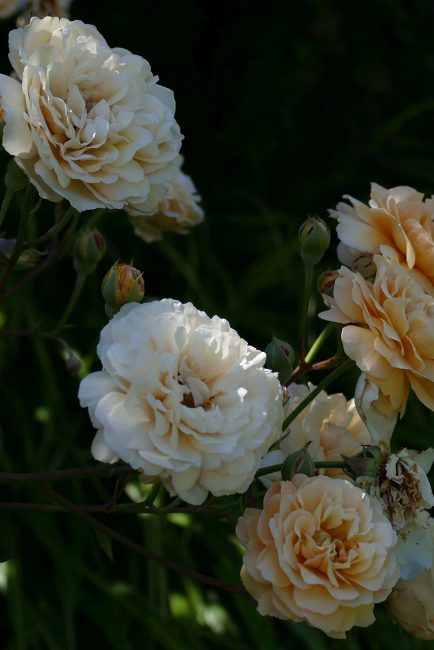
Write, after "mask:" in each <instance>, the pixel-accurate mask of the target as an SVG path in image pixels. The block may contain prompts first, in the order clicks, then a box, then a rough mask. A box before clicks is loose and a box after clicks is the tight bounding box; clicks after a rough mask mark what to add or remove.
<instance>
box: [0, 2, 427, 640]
mask: <svg viewBox="0 0 434 650" xmlns="http://www.w3.org/2000/svg"><path fill="white" fill-rule="evenodd" d="M26 4H28V3H27V2H24V0H22V1H20V0H15V1H14V2H9V3H7V2H3V3H2V2H1V1H0V17H4V16H6V15H10V14H11V13H13V12H16V11H19V10H20V9H22V8H23V7H24V5H26ZM67 6H68V2H67V0H34V1H33V2H32V8H33V9H32V10H34V12H35V13H36V14H37V15H43V14H44V13H45V12H46V11H47V10H48V8H49V7H51V8H52V9H53V11H56V12H59V13H62V12H63V11H66V10H67ZM23 20H24V19H23ZM9 44H10V56H9V58H10V62H11V64H12V67H13V73H12V74H11V76H5V75H0V115H1V119H2V121H4V129H3V136H2V137H3V146H4V148H5V149H6V151H7V152H9V154H11V156H13V158H14V160H15V162H14V161H11V162H10V163H9V168H8V174H7V176H6V179H5V184H6V188H7V193H6V195H5V201H4V204H3V205H2V208H1V219H2V220H3V217H4V216H7V209H8V206H9V203H10V201H11V200H12V199H11V195H13V193H14V192H19V191H21V190H22V189H24V188H25V186H26V185H28V183H27V178H26V177H28V178H29V179H30V181H31V183H32V184H33V185H34V186H35V187H36V188H37V190H38V193H39V195H40V197H42V198H46V199H48V200H50V201H53V202H61V201H63V200H65V202H68V203H69V204H70V206H72V208H74V209H75V211H78V212H83V211H86V210H92V209H94V208H101V209H112V210H124V211H125V213H126V215H127V217H125V219H124V220H125V221H127V219H128V220H129V221H130V223H131V224H132V226H133V229H134V232H135V233H136V234H137V235H138V236H139V237H140V238H142V239H143V240H144V241H145V242H152V241H154V240H156V239H159V238H160V237H161V236H162V234H163V233H164V232H165V231H171V232H175V233H180V234H186V233H188V232H189V231H190V229H191V228H192V227H193V226H195V225H197V224H199V223H200V222H201V221H202V219H203V210H202V208H201V206H200V197H199V195H198V193H197V191H196V188H195V186H194V184H193V181H192V180H191V178H190V177H189V176H187V175H186V174H184V173H183V171H182V170H181V167H182V164H183V158H182V156H181V155H180V153H179V151H180V147H181V140H182V135H181V133H180V129H179V126H178V124H177V122H176V120H175V100H174V97H173V93H172V92H171V91H170V90H169V89H167V88H164V87H163V86H161V85H159V83H158V78H157V77H155V76H154V75H153V74H152V72H151V68H150V65H149V63H148V62H147V61H146V60H145V59H143V58H142V57H140V56H136V55H133V54H131V53H130V52H129V51H128V50H125V49H121V48H114V49H111V48H110V47H109V46H108V44H107V43H106V41H105V40H104V38H103V37H102V36H101V34H100V33H99V32H98V31H97V30H96V28H95V27H93V26H92V25H86V24H84V23H82V22H80V21H69V20H67V19H66V18H59V17H55V18H53V17H51V16H48V17H45V18H42V19H40V18H38V17H33V18H32V19H31V20H30V22H29V23H28V24H26V25H25V26H24V27H22V28H20V29H16V30H14V31H12V32H11V34H10V43H9ZM27 189H28V188H27ZM31 195H32V192H27V191H26V193H25V198H24V199H23V201H22V209H21V214H22V215H24V217H23V216H22V219H23V221H21V222H20V224H19V226H18V230H17V232H18V234H17V235H16V236H15V238H12V237H7V238H2V239H0V253H1V255H2V258H3V264H4V265H6V266H7V269H6V271H5V273H4V275H3V280H4V279H6V280H8V279H9V275H10V273H9V272H10V271H12V270H13V268H14V267H15V268H16V269H17V270H18V269H19V268H27V267H29V266H34V265H37V264H38V263H39V261H40V259H39V258H40V256H41V255H44V252H41V251H39V250H37V249H36V248H35V249H34V248H33V245H34V242H35V241H36V242H37V244H39V243H45V242H46V241H48V240H49V239H50V238H51V239H56V241H54V242H53V247H52V248H50V249H49V250H50V254H49V257H48V259H47V262H49V263H51V262H52V261H53V260H54V259H55V258H56V254H57V253H56V250H55V246H56V245H57V243H59V241H60V243H61V244H62V245H63V242H64V240H63V239H61V238H60V236H59V231H61V230H62V228H65V231H64V234H65V237H64V239H65V240H68V238H69V240H70V241H71V249H72V251H73V264H74V268H75V270H76V272H77V274H78V280H77V283H76V287H75V289H74V291H73V293H72V296H71V299H70V302H69V304H68V305H67V308H66V310H65V312H64V314H63V316H62V317H61V319H60V321H59V324H58V326H57V327H56V328H54V329H53V330H51V331H50V332H49V333H48V336H49V338H55V339H56V340H57V341H58V342H62V345H64V346H65V349H67V350H68V353H67V354H68V355H69V359H70V363H72V364H74V363H75V362H76V359H75V357H74V358H73V359H72V361H71V358H72V356H73V351H72V348H70V347H69V344H67V343H66V341H63V339H61V338H59V337H58V336H57V335H58V333H59V332H60V331H61V330H62V329H63V328H64V326H65V324H66V323H67V321H68V317H69V315H70V314H71V311H72V309H73V308H74V306H75V304H76V301H77V299H78V296H79V292H80V290H81V288H82V286H83V281H84V279H85V278H86V277H87V276H89V275H91V274H92V273H94V272H95V271H96V268H97V265H98V263H99V262H100V260H101V259H102V257H103V255H104V254H105V252H106V250H109V247H106V243H105V239H104V237H103V236H102V234H101V233H99V232H98V231H96V230H94V229H93V228H90V227H89V223H88V224H87V226H85V227H82V228H81V230H80V232H78V233H75V228H76V227H77V222H78V221H79V220H78V216H79V215H77V214H75V215H74V217H72V213H73V212H74V210H69V209H68V210H66V211H65V213H64V214H60V213H61V211H59V214H58V215H56V216H57V217H59V218H58V220H57V222H56V224H55V226H54V227H52V228H51V229H50V230H48V231H47V233H46V234H45V235H43V236H41V237H36V239H35V240H32V239H31V240H30V243H28V242H27V241H26V240H24V239H23V237H24V236H25V234H26V233H25V227H26V225H27V221H25V220H24V219H27V218H28V217H29V216H30V215H31V214H32V211H33V210H35V213H36V211H37V208H38V207H39V203H40V202H38V204H37V206H35V208H32V211H30V210H29V211H28V212H26V208H27V207H28V206H27V204H26V201H27V197H28V196H30V197H31ZM347 198H348V201H349V202H347V203H345V202H341V203H339V204H338V206H337V208H336V210H333V211H332V216H333V217H334V218H335V219H336V220H337V234H338V237H339V239H340V243H339V246H338V257H339V259H340V261H341V262H342V264H343V266H342V268H340V269H339V270H332V271H329V272H325V273H323V274H322V275H321V276H320V278H319V283H318V286H319V287H320V288H321V290H322V292H323V295H324V301H325V303H326V306H327V310H326V311H323V312H322V313H321V314H320V316H321V318H323V319H325V320H327V321H331V322H332V323H337V324H339V325H341V326H342V328H341V339H342V345H343V350H344V352H345V353H346V355H347V356H348V357H349V358H350V359H352V360H353V361H354V362H355V363H356V365H357V366H358V368H359V370H360V375H359V378H358V381H357V386H356V389H355V394H354V399H350V400H348V399H347V397H346V396H345V395H343V394H341V393H336V394H328V393H326V392H325V391H324V390H320V387H326V384H327V383H329V382H330V381H331V380H332V379H334V378H335V377H336V376H333V377H331V378H330V379H329V380H328V382H327V381H325V380H324V383H323V384H321V386H320V387H318V388H316V387H315V386H314V385H313V384H311V383H310V382H308V383H307V385H301V384H296V383H291V382H293V381H294V379H296V378H299V377H300V376H303V375H304V374H305V373H307V372H311V371H312V372H313V371H314V370H320V369H321V370H324V369H325V368H328V369H331V368H336V366H338V365H339V363H340V361H341V359H342V355H341V347H339V348H338V352H337V353H336V354H335V355H334V356H333V357H331V358H329V359H325V360H324V359H323V360H322V361H320V362H318V364H317V365H315V363H313V361H312V359H313V357H315V355H316V354H317V353H318V351H319V348H320V347H321V345H322V343H323V342H324V340H325V338H326V337H327V336H328V334H329V333H330V330H331V327H330V325H328V326H327V327H326V328H325V329H324V330H323V332H322V333H321V334H320V336H319V337H318V339H317V340H316V342H315V343H314V345H313V346H312V348H311V349H310V350H309V352H307V354H305V347H306V343H307V341H308V339H309V336H307V329H308V328H307V325H306V323H307V320H308V316H309V305H310V303H309V297H310V296H309V295H307V296H305V301H304V303H305V312H304V313H303V315H302V318H301V319H300V320H301V326H300V336H299V351H298V360H297V362H296V353H295V351H294V349H293V348H292V346H291V345H290V344H289V343H287V342H285V341H281V340H280V339H276V338H274V339H273V341H272V343H271V344H270V346H268V348H267V350H268V353H267V355H266V354H265V353H264V352H261V351H259V350H257V349H255V348H254V347H252V346H250V345H249V344H248V343H247V342H246V341H245V340H244V339H242V338H241V337H240V336H239V335H238V333H237V332H236V331H235V330H233V329H232V328H231V327H230V325H229V323H228V322H227V321H226V320H224V319H222V318H219V317H218V316H213V317H212V318H211V317H209V316H208V315H207V314H205V313H204V312H202V311H199V310H198V309H197V308H196V307H194V306H193V305H192V304H191V303H187V304H184V303H181V302H179V301H177V300H171V299H163V300H158V301H157V300H156V301H152V302H146V303H141V302H140V301H141V300H142V299H143V298H144V293H145V283H144V279H143V274H142V272H141V271H140V270H138V269H136V268H134V267H133V266H132V263H131V264H125V263H123V262H119V261H118V262H116V263H114V264H113V266H112V267H111V268H110V269H109V271H108V272H107V273H106V275H105V277H104V279H103V281H102V296H103V299H104V302H105V312H106V315H107V316H108V317H109V318H110V317H111V320H110V321H109V322H108V324H107V325H106V326H105V327H104V328H103V330H102V332H101V336H100V341H99V345H98V348H97V353H98V356H99V359H100V361H101V364H102V368H101V370H98V371H96V372H92V373H90V374H88V375H87V376H86V377H85V378H84V379H82V381H81V384H80V388H79V400H80V403H81V405H82V406H83V407H85V408H87V409H88V411H89V416H90V419H91V422H92V424H93V427H94V428H95V429H96V434H95V437H94V439H93V443H92V447H91V453H92V454H93V456H94V458H95V459H96V460H98V461H100V462H102V463H115V462H116V461H118V460H122V461H123V462H124V463H127V464H128V465H129V466H130V467H131V468H133V469H134V470H137V474H138V475H139V478H140V479H142V480H143V481H148V482H151V483H157V484H161V485H162V486H164V487H165V488H166V490H167V491H168V492H169V493H170V495H173V496H176V497H177V498H180V499H182V500H184V501H185V502H187V503H188V504H191V505H201V504H203V503H204V501H205V500H206V499H207V498H208V497H209V496H210V495H213V496H215V497H220V496H227V495H233V494H239V493H246V492H247V491H248V494H247V496H246V498H245V499H242V502H244V501H246V502H247V503H249V505H252V503H253V505H258V502H259V500H260V499H261V498H262V496H263V497H264V498H263V507H262V509H260V508H259V507H258V508H256V507H249V508H247V509H246V510H245V512H244V514H243V515H242V516H241V518H240V519H239V521H238V526H237V535H238V538H239V540H240V541H241V542H242V544H243V545H244V547H245V549H246V552H245V554H244V562H243V567H242V570H241V579H242V581H243V583H244V585H245V587H246V589H247V590H248V591H249V592H250V593H251V594H252V595H253V597H254V598H255V599H256V600H257V602H258V611H259V612H260V613H261V614H263V615H270V616H275V617H277V618H283V619H290V620H293V621H305V622H307V623H308V624H310V625H312V626H314V627H316V628H318V629H320V630H322V631H324V632H325V633H326V634H328V635H329V636H331V637H334V638H344V637H345V635H346V632H347V631H348V630H350V629H351V628H352V627H353V626H362V627H366V626H368V625H370V624H371V623H372V622H373V621H374V606H375V604H376V603H379V602H382V601H385V600H386V599H388V598H389V604H390V609H391V611H392V614H393V616H395V618H396V619H397V620H398V621H400V622H401V624H402V625H403V627H404V628H405V629H407V630H408V631H410V632H411V633H413V634H415V635H416V636H419V637H421V638H426V639H432V638H434V614H433V612H432V611H431V609H432V608H430V606H429V604H427V602H426V601H427V600H429V599H431V596H430V598H428V596H427V594H428V593H429V594H431V595H432V593H433V590H434V582H433V579H434V568H433V566H434V565H433V556H434V524H433V520H432V519H431V517H430V514H429V512H428V510H429V508H431V507H433V506H434V496H433V493H432V490H431V486H430V483H429V479H428V476H427V474H428V472H429V471H430V468H431V465H432V463H433V461H434V449H427V450H425V451H424V452H421V453H418V452H416V451H413V450H408V449H401V450H397V451H392V446H391V439H392V435H393V432H394V429H395V426H396V423H397V420H398V417H399V416H400V417H402V416H403V415H404V413H405V410H406V405H407V401H408V396H409V393H410V390H412V391H413V392H414V394H415V395H416V397H417V398H418V399H419V401H420V402H421V404H422V405H424V406H425V407H427V408H428V409H429V410H430V411H434V199H425V198H424V196H423V195H422V194H420V193H419V192H416V191H415V190H413V189H412V188H409V187H395V188H392V189H390V190H387V189H384V188H382V187H380V186H379V185H375V184H373V185H372V190H371V200H370V202H369V204H368V205H365V204H363V203H361V202H360V201H357V200H356V199H354V198H351V197H347ZM29 200H30V199H29ZM101 211H102V210H101ZM99 214H100V211H98V213H97V214H96V215H92V217H91V219H90V221H91V222H92V225H93V222H94V220H95V219H97V218H98V217H99ZM68 219H70V220H71V221H70V222H68ZM71 222H72V223H71ZM23 224H24V225H23ZM66 229H68V232H67V233H66ZM53 233H54V234H53ZM51 235H53V237H51ZM299 243H300V253H301V257H302V260H303V264H304V266H305V271H306V286H307V287H308V286H309V285H310V283H311V280H312V278H313V273H314V267H315V266H316V265H318V264H319V263H320V262H321V260H322V259H323V256H324V254H325V251H326V249H327V248H328V246H329V244H330V231H329V228H328V226H327V224H326V223H325V222H324V221H323V220H322V219H320V218H319V217H310V218H308V219H307V221H306V222H305V223H304V224H302V226H301V228H300V230H299ZM20 247H21V248H20ZM67 248H68V246H67V244H65V250H67ZM62 250H63V249H62ZM7 293H8V292H6V294H4V295H7ZM295 362H296V363H298V365H297V366H296V367H295V368H294V365H295ZM266 365H267V366H269V367H265V366H266ZM348 365H350V362H345V364H344V365H343V366H342V367H341V368H337V370H338V371H341V372H342V368H344V369H346V368H347V367H348ZM281 384H282V385H281ZM288 423H289V424H288ZM282 427H284V430H283V431H282ZM130 467H127V468H126V469H127V473H130ZM99 469H100V468H97V471H99ZM117 469H120V471H121V472H123V471H124V470H125V467H121V468H117ZM102 471H103V472H105V471H111V470H107V468H105V467H104V468H102ZM267 471H268V475H266V476H265V477H264V474H266V472H267ZM133 473H135V472H133ZM259 477H261V480H262V482H263V485H261V483H260V482H259V481H257V482H255V484H254V485H252V483H253V481H254V480H255V478H259ZM264 485H265V486H266V488H267V490H266V491H265V490H264ZM264 492H265V494H264ZM153 495H154V490H152V492H151V493H150V496H149V497H148V498H147V499H146V501H145V503H144V505H143V508H145V509H146V510H147V511H150V510H151V511H152V513H155V511H157V508H155V507H154V505H153V503H151V501H152V498H153ZM177 500H178V499H177ZM228 501H229V502H231V501H232V500H231V499H229V500H228ZM212 502H213V499H209V503H207V504H206V506H205V508H207V509H208V507H209V505H210V503H212ZM170 507H172V506H168V508H169V509H170ZM225 507H226V506H225ZM237 507H238V506H237ZM127 508H130V504H128V505H127ZM140 508H142V504H141V505H140ZM190 509H191V508H189V510H190ZM164 512H167V508H164Z"/></svg>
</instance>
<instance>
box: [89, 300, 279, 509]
mask: <svg viewBox="0 0 434 650" xmlns="http://www.w3.org/2000/svg"><path fill="white" fill-rule="evenodd" d="M98 356H99V357H100V359H101V361H102V364H103V370H102V371H101V372H94V373H92V374H90V375H88V376H87V377H86V378H85V379H84V380H83V381H82V382H81V385H80V390H79V399H80V402H81V405H82V406H87V407H88V408H89V414H90V417H91V419H92V422H93V425H94V426H95V428H97V429H98V433H97V434H96V436H95V439H94V442H93V445H92V453H93V455H94V457H95V458H96V459H97V460H100V461H103V462H114V461H116V460H118V459H119V458H121V459H122V460H123V461H125V462H127V463H129V464H130V465H131V466H132V467H134V468H136V469H140V470H141V471H142V472H143V473H144V474H145V475H147V476H159V477H160V478H161V480H162V482H163V485H164V486H165V487H166V488H167V489H168V490H169V491H170V492H171V493H172V494H178V495H180V496H181V497H182V498H183V499H184V500H185V501H187V502H189V503H192V504H200V503H202V502H203V501H204V500H205V498H206V496H207V494H208V492H211V493H212V494H214V495H216V496H221V495H226V494H234V493H237V492H244V491H245V490H246V489H247V488H248V486H249V485H250V483H251V481H252V480H253V477H254V474H255V472H256V470H257V469H258V468H259V465H260V462H261V458H262V457H263V456H264V455H265V453H266V452H267V450H268V449H269V447H270V446H271V445H272V444H273V443H274V442H275V441H276V440H277V439H278V437H279V435H280V433H281V426H282V420H283V413H282V405H281V399H280V384H279V381H278V379H277V376H276V374H275V373H272V372H271V371H270V370H267V369H265V368H264V367H263V366H264V362H265V354H264V353H263V352H259V351H258V350H255V348H253V347H251V346H249V345H248V344H247V343H246V341H244V340H243V339H242V338H240V337H239V335H238V334H237V333H236V332H235V331H234V330H233V329H231V327H230V326H229V323H228V322H227V321H226V320H223V319H221V318H219V317H218V316H214V317H213V318H209V317H208V316H207V315H206V314H205V313H204V312H201V311H198V310H197V309H196V308H195V307H193V305H192V304H190V303H188V304H182V303H180V302H177V301H175V300H161V301H158V302H151V303H145V304H137V303H133V304H128V305H125V306H124V307H122V309H121V310H120V311H119V313H118V314H116V316H115V317H114V318H113V319H112V320H111V321H110V322H109V323H108V325H106V327H105V328H104V329H103V330H102V332H101V339H100V343H99V346H98Z"/></svg>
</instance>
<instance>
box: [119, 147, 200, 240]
mask: <svg viewBox="0 0 434 650" xmlns="http://www.w3.org/2000/svg"><path fill="white" fill-rule="evenodd" d="M178 160H179V163H178V172H177V174H176V176H174V178H173V179H172V180H171V181H169V183H168V184H167V190H166V194H165V195H164V198H163V199H162V201H161V202H160V204H159V206H158V210H157V212H155V213H154V214H152V215H149V216H143V215H142V216H138V215H140V213H138V212H137V211H136V210H134V209H133V208H127V212H128V213H129V214H130V215H131V217H130V221H131V223H132V225H133V227H134V232H135V233H136V235H138V236H139V237H141V239H143V240H144V241H145V242H153V241H155V240H156V239H161V237H162V234H163V232H165V231H169V232H176V233H178V234H181V235H186V234H187V233H188V232H189V230H190V229H191V228H193V226H197V225H198V224H199V223H201V221H203V210H202V208H201V207H200V205H199V201H200V196H199V194H198V193H197V190H196V188H195V186H194V184H193V181H192V180H191V178H190V176H187V175H186V174H184V173H183V172H182V171H181V164H182V162H183V159H182V156H179V158H178Z"/></svg>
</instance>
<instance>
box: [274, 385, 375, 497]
mask: <svg viewBox="0 0 434 650" xmlns="http://www.w3.org/2000/svg"><path fill="white" fill-rule="evenodd" d="M314 388H315V386H314V385H313V384H310V383H309V384H308V385H307V386H306V385H303V384H290V385H289V386H288V399H287V401H286V402H285V404H284V417H285V418H286V417H287V416H288V415H289V414H290V413H291V412H292V411H294V410H295V409H296V408H297V406H298V405H299V404H300V402H302V401H303V400H304V399H305V398H306V397H307V396H308V394H309V393H310V392H311V391H312V390H313V389H314ZM284 434H288V435H285V437H283V438H282V441H281V442H280V445H279V449H275V450H273V451H270V452H269V453H268V454H267V456H266V457H265V458H264V460H263V462H262V466H263V467H267V466H269V465H278V464H281V463H283V461H284V460H285V458H286V457H287V456H288V455H289V454H292V453H293V452H295V451H298V450H299V449H301V448H302V447H304V445H305V444H306V443H307V442H309V441H310V443H311V444H310V445H309V450H308V451H309V455H310V456H311V458H312V459H313V460H315V461H324V460H326V461H330V460H341V457H342V456H354V455H356V454H358V453H360V452H361V451H362V448H361V445H363V444H370V443H372V440H371V437H370V435H369V432H368V430H367V429H366V427H365V425H364V424H363V422H362V420H361V418H360V416H359V414H358V413H357V411H356V407H355V405H354V400H347V398H346V397H345V395H342V393H336V394H334V395H328V394H327V393H326V392H325V391H324V390H322V391H321V392H320V393H319V394H318V395H317V397H315V399H313V400H312V401H311V402H310V404H309V405H308V406H306V408H305V409H303V411H302V412H301V413H300V414H299V415H297V417H296V418H295V420H293V421H292V422H291V424H290V426H289V427H288V429H287V430H286V431H285V432H284ZM319 471H320V472H321V473H324V474H326V475H329V476H333V477H335V478H345V479H346V478H348V476H347V475H346V474H345V472H344V471H343V470H341V469H322V470H319ZM273 478H274V479H277V478H279V479H280V474H272V475H269V476H267V477H265V478H264V480H263V482H264V483H265V484H266V485H267V484H268V485H269V481H270V479H273Z"/></svg>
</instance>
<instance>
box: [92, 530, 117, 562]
mask: <svg viewBox="0 0 434 650" xmlns="http://www.w3.org/2000/svg"><path fill="white" fill-rule="evenodd" d="M95 535H96V539H97V541H98V544H99V545H100V547H101V549H102V550H103V551H104V553H105V555H107V557H108V559H109V560H110V562H113V546H112V540H111V539H110V537H109V536H108V535H106V534H105V533H103V532H102V531H101V530H98V529H97V528H95Z"/></svg>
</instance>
